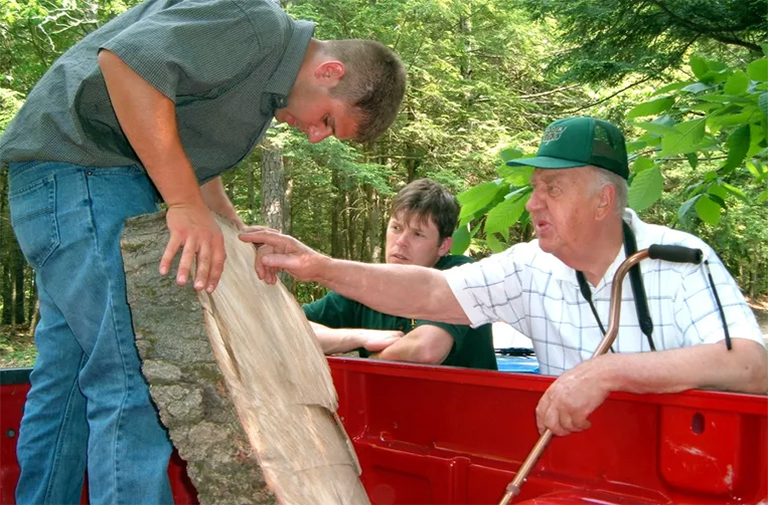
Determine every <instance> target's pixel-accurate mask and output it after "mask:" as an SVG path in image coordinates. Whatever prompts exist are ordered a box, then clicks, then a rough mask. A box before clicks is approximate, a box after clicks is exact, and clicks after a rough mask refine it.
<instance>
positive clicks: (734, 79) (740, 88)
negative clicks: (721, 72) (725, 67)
mask: <svg viewBox="0 0 768 505" xmlns="http://www.w3.org/2000/svg"><path fill="white" fill-rule="evenodd" d="M748 86H749V77H748V76H747V74H745V73H744V72H743V71H742V70H737V71H735V72H734V73H733V74H732V75H731V76H730V77H729V78H728V80H727V81H726V82H725V87H724V88H723V92H724V93H725V94H726V95H741V94H742V93H746V92H747V87H748Z"/></svg>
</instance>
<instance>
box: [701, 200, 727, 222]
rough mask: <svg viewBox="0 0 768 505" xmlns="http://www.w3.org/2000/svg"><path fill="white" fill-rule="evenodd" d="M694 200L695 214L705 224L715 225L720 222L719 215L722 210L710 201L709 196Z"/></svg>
mask: <svg viewBox="0 0 768 505" xmlns="http://www.w3.org/2000/svg"><path fill="white" fill-rule="evenodd" d="M700 196H701V198H699V199H698V200H696V214H698V215H699V218H701V220H702V221H704V222H705V223H707V224H711V225H713V226H714V225H717V223H719V222H720V214H721V213H722V211H723V208H722V207H721V206H720V205H719V204H717V203H716V202H715V201H714V200H712V199H711V198H710V197H709V195H700Z"/></svg>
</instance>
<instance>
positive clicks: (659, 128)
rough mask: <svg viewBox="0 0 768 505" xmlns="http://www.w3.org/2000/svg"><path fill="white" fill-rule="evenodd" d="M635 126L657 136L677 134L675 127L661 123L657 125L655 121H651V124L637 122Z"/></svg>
mask: <svg viewBox="0 0 768 505" xmlns="http://www.w3.org/2000/svg"><path fill="white" fill-rule="evenodd" d="M634 125H635V126H638V127H640V128H642V129H643V130H645V131H647V132H650V133H655V134H656V135H666V134H668V133H673V134H675V133H677V132H676V131H675V129H674V128H673V127H671V126H667V125H665V124H661V123H656V122H655V121H651V122H650V123H649V122H647V121H635V123H634Z"/></svg>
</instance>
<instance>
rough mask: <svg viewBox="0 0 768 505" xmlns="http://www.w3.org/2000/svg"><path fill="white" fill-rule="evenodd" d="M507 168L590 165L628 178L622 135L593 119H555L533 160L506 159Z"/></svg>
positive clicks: (603, 122)
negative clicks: (519, 166)
mask: <svg viewBox="0 0 768 505" xmlns="http://www.w3.org/2000/svg"><path fill="white" fill-rule="evenodd" d="M507 165H523V166H530V167H537V168H575V167H583V166H584V165H594V166H596V167H600V168H604V169H606V170H608V171H609V172H613V173H614V174H618V175H620V176H621V177H623V178H624V179H627V178H628V177H629V166H628V164H627V147H626V145H625V143H624V135H623V134H622V133H621V131H620V130H619V129H618V128H616V127H615V126H614V125H612V124H611V123H609V122H608V121H603V120H601V119H595V118H593V117H569V118H566V119H558V120H557V121H555V122H554V123H552V124H551V125H549V126H547V129H546V130H544V136H543V137H542V139H541V145H539V151H538V152H537V153H536V157H534V158H519V159H516V160H509V161H508V162H507Z"/></svg>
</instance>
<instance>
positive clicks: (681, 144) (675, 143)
mask: <svg viewBox="0 0 768 505" xmlns="http://www.w3.org/2000/svg"><path fill="white" fill-rule="evenodd" d="M704 132H705V120H704V119H692V120H691V121H686V122H684V123H680V124H679V125H677V126H675V133H668V134H666V135H664V136H663V137H662V139H661V152H660V153H659V156H661V157H665V156H671V155H673V154H685V153H689V152H692V151H695V150H696V149H697V144H698V143H699V142H701V140H702V138H703V137H704Z"/></svg>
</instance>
